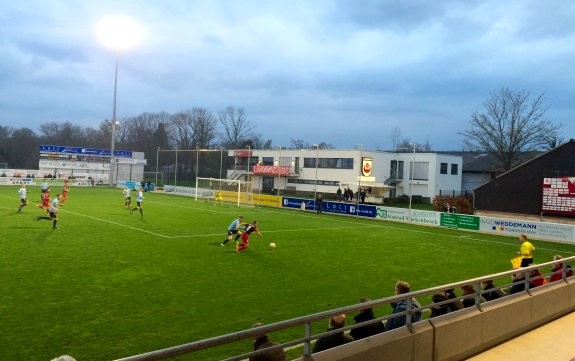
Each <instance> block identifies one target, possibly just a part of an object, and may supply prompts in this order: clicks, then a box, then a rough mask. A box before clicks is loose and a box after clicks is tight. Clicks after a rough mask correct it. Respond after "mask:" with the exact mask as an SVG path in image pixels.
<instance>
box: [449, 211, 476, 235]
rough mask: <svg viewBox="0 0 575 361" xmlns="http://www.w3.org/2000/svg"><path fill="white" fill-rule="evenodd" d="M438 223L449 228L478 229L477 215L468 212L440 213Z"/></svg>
mask: <svg viewBox="0 0 575 361" xmlns="http://www.w3.org/2000/svg"><path fill="white" fill-rule="evenodd" d="M440 214H441V220H440V225H441V226H443V227H450V228H463V229H472V230H474V231H478V230H479V217H477V216H471V215H468V214H456V213H440Z"/></svg>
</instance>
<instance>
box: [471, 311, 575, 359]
mask: <svg viewBox="0 0 575 361" xmlns="http://www.w3.org/2000/svg"><path fill="white" fill-rule="evenodd" d="M549 307H553V305H549ZM574 340H575V312H574V313H570V314H568V315H567V316H563V317H561V318H560V319H557V320H555V321H553V322H551V323H548V324H546V325H544V326H541V327H539V328H537V329H535V330H533V331H530V332H528V333H526V334H524V335H522V336H519V337H517V338H514V339H513V340H511V341H508V342H506V343H503V344H501V345H499V346H496V347H494V348H492V349H490V350H488V351H485V352H483V353H481V354H479V355H477V356H474V357H472V358H470V359H467V360H468V361H499V360H505V361H525V360H529V361H575V342H573V341H574Z"/></svg>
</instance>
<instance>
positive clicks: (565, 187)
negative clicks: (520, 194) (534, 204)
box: [541, 177, 575, 216]
mask: <svg viewBox="0 0 575 361" xmlns="http://www.w3.org/2000/svg"><path fill="white" fill-rule="evenodd" d="M541 212H542V213H544V214H562V215H566V216H575V177H556V178H544V179H543V202H542V206H541Z"/></svg>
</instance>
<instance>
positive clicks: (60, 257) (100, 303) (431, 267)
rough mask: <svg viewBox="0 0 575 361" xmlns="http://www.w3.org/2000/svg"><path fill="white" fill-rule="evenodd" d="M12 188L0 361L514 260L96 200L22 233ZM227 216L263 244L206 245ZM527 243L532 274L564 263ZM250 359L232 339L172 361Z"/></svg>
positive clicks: (347, 230)
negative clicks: (251, 226)
mask: <svg viewBox="0 0 575 361" xmlns="http://www.w3.org/2000/svg"><path fill="white" fill-rule="evenodd" d="M17 189H18V188H17V187H15V186H5V187H0V217H1V220H0V224H1V226H0V231H1V234H2V237H1V241H0V282H1V283H0V345H3V346H2V347H0V359H1V360H30V361H33V360H50V359H52V358H54V357H56V356H58V355H61V354H69V355H72V356H74V357H75V358H77V359H78V360H82V361H85V360H112V359H116V358H121V357H126V356H130V355H135V354H139V353H143V352H149V351H154V350H157V349H161V348H166V347H171V346H175V345H179V344H183V343H187V342H192V341H197V340H201V339H205V338H209V337H213V336H219V335H223V334H226V333H230V332H234V331H239V330H242V329H246V328H249V327H251V325H252V324H253V323H255V322H264V323H272V322H278V321H282V320H286V319H289V318H293V317H299V316H304V315H307V314H310V313H314V312H320V311H325V310H327V309H331V308H336V307H341V306H346V305H350V304H355V303H358V301H359V298H360V297H362V296H367V297H370V298H372V299H376V298H382V297H386V296H390V295H392V294H393V289H394V284H395V282H396V281H397V280H399V279H402V280H406V281H408V282H410V283H411V284H412V287H413V289H414V290H415V289H422V288H427V287H431V286H437V285H441V284H445V283H449V282H455V281H461V280H464V279H468V278H472V277H477V276H482V275H486V274H491V273H496V272H501V271H505V270H508V269H509V268H510V265H511V264H510V262H509V259H510V258H511V257H512V256H514V255H515V253H516V251H517V250H518V249H519V241H518V240H517V239H515V238H509V237H499V236H493V235H486V234H479V233H471V232H462V231H456V230H451V229H440V228H431V227H420V226H412V225H409V224H401V223H391V222H383V221H374V220H367V219H359V218H355V217H346V216H337V215H330V214H325V213H324V214H322V215H316V214H315V213H311V212H307V213H304V212H301V211H297V210H283V209H272V208H238V207H235V206H232V205H226V206H224V207H221V206H215V205H213V204H212V203H207V202H204V201H201V202H195V201H194V200H193V199H191V198H186V197H176V196H169V195H164V194H160V193H145V200H144V216H143V217H142V216H140V214H139V213H138V212H134V213H133V214H130V213H129V211H128V210H126V209H125V208H124V207H123V205H124V199H123V196H122V191H121V190H120V189H109V188H79V187H71V190H70V194H69V196H70V198H69V200H68V201H67V202H66V204H65V206H63V207H62V209H61V211H60V216H59V217H60V220H59V224H58V226H59V228H58V229H56V230H52V229H51V226H52V225H51V222H48V221H45V220H41V221H36V216H38V215H42V212H43V211H42V210H40V209H38V208H36V207H34V203H37V201H38V200H39V197H40V191H39V188H38V187H29V189H28V191H29V192H28V199H29V201H30V204H29V205H28V206H27V207H26V208H25V209H24V211H23V212H22V213H17V212H16V211H17V208H18V204H19V199H18V194H17ZM59 191H61V189H60V188H56V189H53V190H52V194H53V195H54V194H55V193H57V192H59ZM133 199H135V197H133ZM133 203H135V202H133ZM239 214H242V215H244V216H245V218H246V220H247V221H251V220H253V219H257V220H258V223H259V226H260V230H261V232H262V233H263V238H259V237H258V236H257V234H252V235H251V237H250V247H249V248H248V249H247V250H246V251H245V252H243V253H242V254H239V255H238V254H236V253H235V251H234V247H233V245H232V244H230V243H228V245H227V246H225V247H222V246H220V243H221V242H222V241H223V240H224V238H225V235H226V228H227V227H228V225H229V223H230V222H231V221H232V220H233V219H234V218H235V217H236V216H237V215H239ZM270 242H274V243H276V244H277V248H276V249H273V250H271V249H270V248H269V247H268V244H269V243H270ZM533 243H534V245H535V247H537V251H536V254H535V261H536V262H546V261H549V260H551V257H552V256H553V255H555V254H562V255H563V256H571V255H573V254H575V246H573V245H567V244H559V243H550V242H543V241H538V240H534V241H533ZM422 301H423V302H424V303H429V300H427V301H426V300H422ZM390 311H391V310H390V309H384V308H382V309H378V310H376V314H377V315H378V316H380V315H383V314H387V313H389V312H390ZM326 328H327V323H326V324H317V325H316V324H314V329H315V330H318V331H319V330H324V329H326ZM272 337H273V339H275V340H277V341H287V340H289V339H290V337H291V338H299V337H303V331H302V330H301V329H294V330H290V331H286V332H284V333H279V334H274V335H272ZM251 347H252V346H251V342H250V341H249V340H245V341H243V342H239V343H236V344H233V345H229V346H226V347H221V348H218V349H214V350H209V351H203V352H201V353H199V354H194V355H189V356H183V357H179V358H177V360H215V359H222V358H225V357H229V356H231V355H233V354H239V353H243V352H248V351H250V350H251Z"/></svg>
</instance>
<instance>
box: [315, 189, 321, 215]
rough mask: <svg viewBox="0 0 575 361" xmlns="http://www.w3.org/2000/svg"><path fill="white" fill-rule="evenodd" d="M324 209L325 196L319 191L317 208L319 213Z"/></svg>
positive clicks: (316, 200) (316, 202)
mask: <svg viewBox="0 0 575 361" xmlns="http://www.w3.org/2000/svg"><path fill="white" fill-rule="evenodd" d="M322 209H323V196H322V195H321V193H319V194H318V195H317V197H316V199H315V210H316V212H317V213H318V214H320V213H321V212H322Z"/></svg>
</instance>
